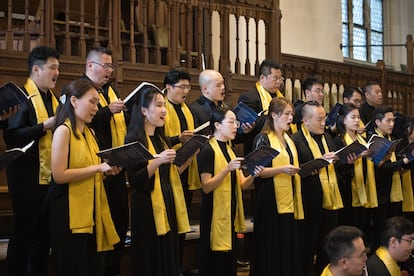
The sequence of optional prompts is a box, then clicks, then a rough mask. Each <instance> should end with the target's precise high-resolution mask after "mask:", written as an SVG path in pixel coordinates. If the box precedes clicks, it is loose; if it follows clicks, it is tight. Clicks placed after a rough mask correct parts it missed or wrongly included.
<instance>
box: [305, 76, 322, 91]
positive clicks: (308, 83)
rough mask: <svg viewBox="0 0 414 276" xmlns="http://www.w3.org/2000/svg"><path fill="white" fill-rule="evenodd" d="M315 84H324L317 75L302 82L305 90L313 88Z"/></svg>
mask: <svg viewBox="0 0 414 276" xmlns="http://www.w3.org/2000/svg"><path fill="white" fill-rule="evenodd" d="M315 84H320V85H322V86H323V84H324V83H323V81H322V80H321V79H319V78H317V77H309V78H307V79H305V80H304V81H303V82H302V88H303V91H305V90H312V86H314V85H315Z"/></svg>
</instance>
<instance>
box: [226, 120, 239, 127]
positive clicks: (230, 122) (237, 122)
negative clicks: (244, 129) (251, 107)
mask: <svg viewBox="0 0 414 276" xmlns="http://www.w3.org/2000/svg"><path fill="white" fill-rule="evenodd" d="M223 123H228V124H231V125H233V126H235V127H237V128H239V127H240V121H223Z"/></svg>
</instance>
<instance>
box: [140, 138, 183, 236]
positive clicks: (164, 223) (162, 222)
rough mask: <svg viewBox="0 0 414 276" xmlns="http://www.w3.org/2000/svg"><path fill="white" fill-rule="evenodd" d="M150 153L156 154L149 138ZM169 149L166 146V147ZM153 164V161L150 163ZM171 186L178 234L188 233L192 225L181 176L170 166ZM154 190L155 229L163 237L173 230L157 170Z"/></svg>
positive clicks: (152, 198) (175, 168) (157, 170)
mask: <svg viewBox="0 0 414 276" xmlns="http://www.w3.org/2000/svg"><path fill="white" fill-rule="evenodd" d="M147 142H148V151H149V152H151V153H152V154H156V153H157V152H156V151H155V148H154V146H153V145H152V142H151V139H150V138H149V137H148V136H147ZM164 147H165V148H167V146H166V145H164ZM149 162H151V160H150V161H149ZM169 177H170V185H171V190H172V193H173V197H174V205H175V215H176V217H177V228H178V233H180V234H181V233H186V232H189V231H190V223H189V221H188V214H187V208H186V206H185V200H184V192H183V187H182V185H181V180H180V175H179V174H178V170H177V167H175V166H174V165H170V172H169ZM154 179H155V180H154V190H152V192H151V202H152V213H153V215H154V222H155V228H156V230H157V235H158V236H162V235H165V234H167V233H168V232H169V231H170V230H171V228H170V224H169V223H168V216H167V209H166V207H165V202H164V197H163V195H162V190H161V181H160V172H159V169H156V170H155V178H154Z"/></svg>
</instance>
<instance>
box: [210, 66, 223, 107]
mask: <svg viewBox="0 0 414 276" xmlns="http://www.w3.org/2000/svg"><path fill="white" fill-rule="evenodd" d="M205 92H206V93H205V95H206V97H207V98H208V99H209V100H210V101H212V102H214V103H216V104H217V103H218V102H221V101H223V100H224V96H225V95H226V87H225V86H224V79H223V76H222V75H221V74H220V73H218V72H216V74H214V75H213V76H212V78H211V80H210V81H209V82H208V84H207V85H206V87H205Z"/></svg>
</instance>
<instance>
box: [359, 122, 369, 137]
mask: <svg viewBox="0 0 414 276" xmlns="http://www.w3.org/2000/svg"><path fill="white" fill-rule="evenodd" d="M358 124H359V127H360V128H364V127H365V125H364V122H363V121H362V120H361V119H360V120H359V123H358ZM361 136H362V137H364V138H367V132H366V131H365V132H364V133H362V134H361Z"/></svg>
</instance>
